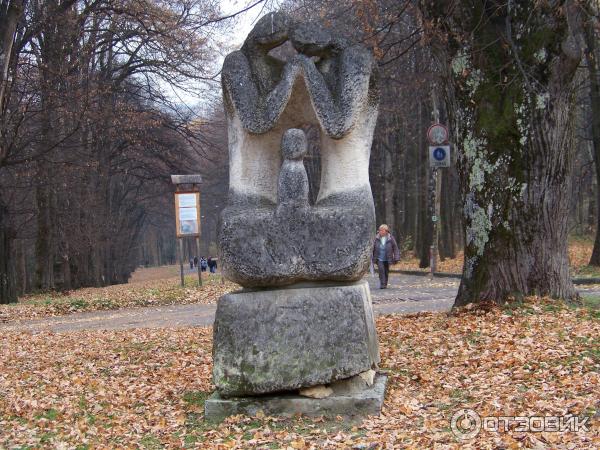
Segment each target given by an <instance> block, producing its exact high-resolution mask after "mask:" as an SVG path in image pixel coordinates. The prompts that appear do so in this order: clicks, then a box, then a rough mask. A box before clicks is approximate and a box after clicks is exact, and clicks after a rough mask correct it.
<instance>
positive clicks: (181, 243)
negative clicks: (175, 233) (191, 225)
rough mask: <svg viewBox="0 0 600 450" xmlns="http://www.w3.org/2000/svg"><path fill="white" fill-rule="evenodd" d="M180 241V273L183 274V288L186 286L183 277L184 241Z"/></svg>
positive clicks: (180, 239)
mask: <svg viewBox="0 0 600 450" xmlns="http://www.w3.org/2000/svg"><path fill="white" fill-rule="evenodd" d="M177 240H178V241H179V272H180V274H181V287H184V286H185V277H184V276H183V239H182V238H179V239H177Z"/></svg>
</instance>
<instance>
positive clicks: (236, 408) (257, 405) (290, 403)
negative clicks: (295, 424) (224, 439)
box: [204, 375, 387, 422]
mask: <svg viewBox="0 0 600 450" xmlns="http://www.w3.org/2000/svg"><path fill="white" fill-rule="evenodd" d="M386 382H387V377H386V376H385V375H377V376H376V377H375V382H374V383H373V386H370V387H368V388H365V389H362V390H359V391H350V392H341V393H337V392H336V393H334V394H333V395H332V396H330V397H327V398H320V399H316V398H307V397H302V396H300V395H297V394H283V395H277V396H275V395H262V396H258V397H241V398H240V397H232V398H223V397H221V396H220V395H219V394H218V393H217V392H215V393H214V394H213V395H211V396H210V397H209V398H208V399H207V400H206V403H205V405H204V417H205V419H206V420H208V421H210V422H218V421H221V420H223V419H225V418H226V417H228V416H233V415H237V414H245V415H247V416H256V414H257V413H258V412H259V411H262V412H263V413H264V414H265V415H266V416H283V417H292V416H294V415H296V414H304V415H307V416H325V417H330V418H333V417H336V416H343V417H349V418H352V417H364V416H378V415H379V414H380V413H381V407H382V405H383V398H384V395H385V386H386Z"/></svg>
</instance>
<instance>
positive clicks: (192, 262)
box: [190, 257, 194, 269]
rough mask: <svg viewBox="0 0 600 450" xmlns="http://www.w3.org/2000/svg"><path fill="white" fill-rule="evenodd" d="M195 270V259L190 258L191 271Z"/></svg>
mask: <svg viewBox="0 0 600 450" xmlns="http://www.w3.org/2000/svg"><path fill="white" fill-rule="evenodd" d="M193 268H194V258H192V257H190V269H193Z"/></svg>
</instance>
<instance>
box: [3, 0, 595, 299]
mask: <svg viewBox="0 0 600 450" xmlns="http://www.w3.org/2000/svg"><path fill="white" fill-rule="evenodd" d="M425 3H428V2H425ZM429 3H431V2H429ZM433 3H435V2H433ZM441 3H444V2H441ZM14 5H17V6H19V5H20V7H21V8H23V13H22V15H21V16H20V17H21V18H20V20H19V21H17V22H16V24H15V30H16V31H15V36H16V37H15V39H14V42H13V43H12V44H11V47H10V48H9V49H8V52H9V53H10V54H11V55H12V56H13V57H12V58H10V64H8V65H7V66H6V67H4V68H3V69H4V70H5V71H6V74H7V77H6V81H7V82H6V84H4V85H3V90H4V91H3V96H2V98H3V101H2V103H1V106H2V109H1V111H2V129H1V140H0V145H1V147H0V276H3V277H5V278H4V279H5V280H6V279H7V278H8V277H11V278H12V279H13V280H14V282H13V283H6V282H3V284H2V286H3V287H2V289H3V293H2V299H8V298H14V297H15V295H18V294H22V293H24V292H30V291H33V290H44V289H58V290H68V289H73V288H76V287H81V286H100V285H106V284H113V283H122V282H126V281H127V279H128V278H129V276H130V274H131V272H132V271H133V270H134V269H135V268H136V267H137V266H138V265H161V264H165V263H172V262H174V261H175V255H176V253H175V236H174V217H173V209H174V208H173V199H172V192H173V186H172V185H171V184H170V179H169V176H170V175H171V174H173V173H200V174H202V175H203V177H204V184H203V187H202V197H201V205H202V207H201V208H202V216H203V218H202V221H203V222H202V228H203V234H202V252H206V253H207V255H208V254H210V253H214V252H215V242H216V229H217V226H216V224H217V217H218V213H219V210H220V209H221V208H222V206H223V204H224V202H225V199H226V192H227V171H228V169H227V148H226V130H225V123H224V117H223V113H222V106H221V104H220V99H219V92H218V84H219V83H218V79H219V76H218V71H219V67H217V61H219V54H220V53H226V52H227V51H229V50H226V51H224V49H225V48H226V47H225V46H224V44H223V42H224V41H226V40H227V31H226V29H224V24H226V23H227V22H226V21H222V20H221V16H220V11H219V4H218V2H211V1H193V2H188V1H183V0H181V1H176V2H154V1H150V0H142V1H139V0H138V1H116V0H98V1H73V0H71V1H68V0H62V1H61V0H53V1H45V2H15V1H8V0H2V9H1V10H0V11H1V12H0V14H4V16H3V17H5V18H10V14H11V7H14ZM267 6H271V7H274V6H275V5H273V4H267ZM276 6H278V7H280V8H282V9H284V10H286V11H287V12H288V13H289V14H290V15H291V16H292V17H294V18H296V19H298V20H319V21H322V22H323V23H324V24H325V26H326V27H328V28H329V29H330V30H332V32H333V33H335V34H336V35H339V36H341V37H344V38H346V39H348V40H349V41H350V42H361V43H363V44H366V45H368V46H369V47H371V48H373V50H374V54H375V57H376V59H377V62H378V66H379V72H380V86H381V90H382V95H381V99H382V101H381V106H380V113H379V118H378V123H377V128H376V131H375V138H374V141H373V145H372V154H371V166H370V175H371V185H372V189H373V195H374V200H375V205H376V214H377V221H378V223H383V222H386V223H388V224H389V225H390V226H391V229H392V231H393V234H394V235H395V236H397V237H398V240H399V242H400V244H401V246H402V248H403V250H404V251H405V252H407V253H411V252H414V253H415V254H416V255H417V256H418V257H419V259H420V261H421V266H422V267H426V266H427V265H428V264H429V246H430V245H431V242H432V237H433V236H432V223H431V212H432V211H431V208H432V205H431V191H432V188H433V183H432V176H431V171H430V170H429V168H428V161H427V158H428V155H427V142H426V138H425V131H426V130H427V128H428V127H429V125H430V124H431V123H432V121H433V109H434V105H437V108H438V109H439V113H440V119H441V122H443V123H448V121H449V119H450V117H449V112H448V111H447V110H446V107H445V105H446V102H445V101H444V92H443V91H444V87H443V80H442V78H443V75H444V71H443V70H444V66H443V61H440V58H439V55H436V54H435V52H434V51H433V49H434V46H432V38H431V33H429V32H428V29H427V27H428V26H431V23H430V22H428V21H427V20H426V19H424V17H423V14H422V13H421V9H420V8H419V6H420V5H419V2H413V1H403V2H394V1H391V0H378V1H350V0H348V1H341V2H340V1H327V0H325V1H316V0H312V1H311V0H303V1H295V0H287V1H285V2H283V3H280V4H278V5H276ZM588 13H589V15H590V17H595V18H597V11H595V10H591V9H590V10H589V11H588ZM2 23H3V24H8V23H9V21H3V22H2ZM594 23H597V21H596V22H594V21H593V20H587V21H584V22H583V26H582V27H581V38H582V39H583V40H584V41H585V42H584V43H585V48H586V52H585V55H584V57H583V58H582V59H581V61H580V64H579V69H578V77H577V91H576V92H577V111H576V122H575V124H576V130H575V138H574V139H575V140H574V141H573V142H572V144H571V147H570V148H571V149H572V150H571V153H572V154H571V156H572V170H573V182H572V183H571V184H570V187H569V193H568V197H569V205H570V206H569V208H570V209H569V212H568V214H569V231H570V232H571V233H573V234H593V233H594V232H595V231H596V229H597V228H598V226H597V224H598V220H599V215H598V207H597V204H598V195H599V194H598V188H597V187H598V175H597V171H596V170H595V166H594V164H598V163H599V162H600V158H599V157H598V155H597V153H598V152H600V122H599V120H600V111H599V109H600V98H599V94H598V93H599V89H598V82H599V79H598V63H597V61H598V49H597V45H596V43H597V41H598V27H597V26H594V25H593V24H594ZM227 26H230V25H227ZM5 31H6V30H3V33H2V34H3V35H4V32H5ZM2 45H3V51H4V52H5V53H6V51H7V50H6V49H7V45H6V41H3V44H2ZM287 51H289V49H287ZM278 52H279V54H280V55H283V56H285V54H286V49H285V48H283V49H278ZM169 85H174V86H179V87H183V88H185V89H187V90H188V91H190V92H193V93H195V95H197V96H198V97H199V98H202V99H203V100H202V101H201V102H200V105H201V108H198V109H197V110H194V111H192V110H189V108H184V107H182V106H181V105H180V104H178V103H177V102H176V101H173V99H172V98H171V97H170V96H168V95H167V94H166V91H167V90H168V88H167V86H169ZM306 130H307V132H308V135H309V141H310V143H311V145H310V154H309V157H308V158H306V160H305V163H306V165H307V172H308V174H309V178H310V180H311V193H312V195H313V196H314V195H315V194H316V192H317V191H318V180H319V173H320V165H319V148H318V147H319V146H318V139H317V133H316V130H314V129H313V130H311V129H310V128H309V127H306ZM453 133H454V130H451V134H453ZM456 156H457V155H456V152H453V162H454V163H453V165H452V167H451V168H449V169H445V170H443V180H442V211H441V233H440V252H441V257H442V258H445V257H454V256H455V255H456V253H457V251H458V250H461V249H462V248H463V247H464V244H465V242H464V240H465V232H464V229H465V224H464V223H463V199H462V197H461V192H460V180H459V174H458V172H457V165H456V164H455V163H456ZM597 247H598V246H597ZM191 248H192V247H191V246H190V247H189V250H188V251H192V250H191ZM594 254H595V255H596V261H595V263H596V264H598V263H600V253H599V254H597V253H596V252H595V253H594ZM592 262H594V261H592Z"/></svg>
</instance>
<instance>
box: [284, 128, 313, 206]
mask: <svg viewBox="0 0 600 450" xmlns="http://www.w3.org/2000/svg"><path fill="white" fill-rule="evenodd" d="M306 150H307V148H306V135H305V134H304V131H302V130H298V129H296V128H292V129H289V130H287V131H286V132H285V133H284V135H283V139H282V141H281V154H282V155H283V158H284V160H283V164H282V165H281V172H280V173H279V183H278V191H277V204H278V207H279V209H278V210H279V211H281V210H283V209H287V208H303V207H307V206H308V175H307V174H306V169H305V168H304V162H303V159H304V156H305V155H306Z"/></svg>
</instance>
